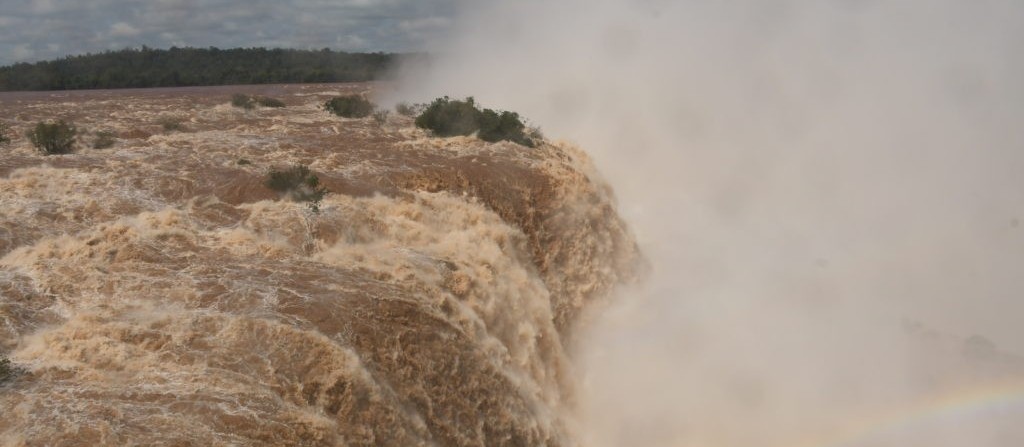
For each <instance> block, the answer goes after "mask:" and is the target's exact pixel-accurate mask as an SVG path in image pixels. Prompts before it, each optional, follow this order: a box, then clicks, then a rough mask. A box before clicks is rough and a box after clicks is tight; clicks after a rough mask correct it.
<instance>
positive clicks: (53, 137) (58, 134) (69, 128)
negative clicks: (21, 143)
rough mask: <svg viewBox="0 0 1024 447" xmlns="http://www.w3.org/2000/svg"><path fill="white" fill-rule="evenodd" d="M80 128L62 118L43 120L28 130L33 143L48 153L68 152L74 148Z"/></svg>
mask: <svg viewBox="0 0 1024 447" xmlns="http://www.w3.org/2000/svg"><path fill="white" fill-rule="evenodd" d="M77 133H78V129H76V128H75V126H74V125H73V124H69V123H66V122H64V120H60V121H57V122H53V123H46V122H41V123H37V124H36V127H34V128H33V129H32V130H30V131H28V133H27V136H28V139H29V141H31V142H32V145H33V146H35V147H36V149H39V150H40V151H42V152H43V153H44V154H46V155H54V154H67V153H70V152H71V151H72V150H73V149H74V145H75V135H76V134H77Z"/></svg>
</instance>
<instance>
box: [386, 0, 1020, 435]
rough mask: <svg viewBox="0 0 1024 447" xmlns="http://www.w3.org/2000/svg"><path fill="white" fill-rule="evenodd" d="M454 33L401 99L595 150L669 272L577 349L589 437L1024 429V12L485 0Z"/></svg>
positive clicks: (633, 294)
mask: <svg viewBox="0 0 1024 447" xmlns="http://www.w3.org/2000/svg"><path fill="white" fill-rule="evenodd" d="M459 23H460V26H459V27H458V28H457V29H456V31H455V32H454V33H453V36H451V39H450V40H448V41H445V42H443V43H441V46H440V48H443V52H442V53H441V54H440V55H439V56H438V57H437V58H436V59H435V60H434V62H433V63H432V64H431V67H430V68H429V69H428V70H411V71H410V72H409V73H407V76H406V79H405V82H404V84H403V86H402V87H401V88H402V89H403V91H401V92H399V96H401V97H402V98H403V99H413V100H421V101H422V100H428V99H430V98H432V97H435V96H439V95H444V94H447V95H452V96H462V95H474V96H476V97H477V98H478V99H479V100H480V101H481V102H482V103H484V104H486V105H488V106H495V107H502V108H507V109H510V110H515V111H518V112H520V113H522V114H524V115H525V116H527V117H529V118H531V119H532V120H533V121H534V122H536V123H538V124H541V125H543V126H544V129H545V131H546V133H547V134H548V136H549V137H564V138H568V139H571V140H574V141H576V142H579V143H580V144H581V145H582V146H583V147H584V148H586V150H587V151H588V152H590V153H591V154H592V155H593V156H594V158H595V159H596V161H597V163H598V165H599V167H600V169H601V171H602V173H603V174H604V175H605V176H606V177H608V178H609V179H610V181H611V183H612V184H613V186H614V187H615V189H616V194H617V195H618V198H619V206H620V211H621V212H622V213H623V214H624V215H625V216H626V218H627V220H628V221H630V222H631V224H632V225H633V229H634V231H635V232H636V234H637V236H638V238H639V240H640V242H641V245H642V247H643V248H644V250H645V252H646V254H647V256H648V257H649V258H650V260H651V263H652V266H653V272H652V274H651V277H650V278H649V280H648V281H647V283H646V284H645V285H644V286H643V287H641V288H639V289H637V290H628V291H624V292H623V293H622V294H621V296H620V297H619V298H618V302H617V303H616V304H614V305H613V306H612V308H610V309H607V310H606V312H605V313H604V315H603V316H602V317H601V318H599V319H598V321H595V322H594V323H593V325H592V326H591V328H590V329H589V331H588V332H587V334H586V335H585V336H584V337H583V338H582V339H583V342H582V346H581V347H580V348H579V352H578V354H577V358H578V360H579V369H580V375H581V379H582V384H583V387H582V392H581V394H582V395H581V409H580V416H579V418H580V420H581V422H580V425H581V428H580V430H581V432H582V433H583V437H584V442H585V443H587V444H588V445H597V446H604V445H609V446H610V445H673V446H753V445H759V446H793V445H808V446H823V447H824V446H828V445H848V446H867V445H926V443H928V444H927V445H948V446H959V445H992V446H1002V445H1020V444H1021V443H1022V442H1024V433H1022V432H1021V429H1019V428H1014V427H1012V425H1013V424H1010V423H1008V421H1009V422H1012V421H1014V420H1020V418H1021V417H1022V416H1024V406H1022V405H1021V402H1020V399H1019V398H1018V399H1013V398H1008V397H1007V396H1012V395H1013V394H1014V393H1015V392H1018V391H1019V390H1021V388H1020V387H1015V386H1014V385H1013V383H1019V382H1014V380H1018V381H1019V379H1020V377H1021V375H1022V369H1024V368H1022V367H1021V363H1022V362H1021V361H1020V358H1019V357H1017V356H1016V355H1014V354H1012V353H1024V333H1022V330H1021V326H1020V324H1019V321H1018V320H1019V319H1020V316H1021V315H1024V300H1021V299H1020V294H1021V292H1022V291H1024V229H1022V228H1020V219H1022V218H1024V181H1022V180H1021V172H1024V152H1021V150H1020V149H1021V148H1022V147H1024V133H1022V132H1021V131H1020V123H1021V122H1022V118H1024V57H1022V56H1021V55H1022V54H1024V4H1021V3H1020V2H1015V1H1011V0H987V1H980V2H961V1H955V0H935V1H922V0H896V1H838V0H836V1H800V0H785V1H773V2H759V1H753V0H750V1H734V2H706V1H696V0H686V1H684V0H678V1H659V0H647V1H622V0H589V1H584V0H564V1H559V2H544V1H539V0H526V1H517V2H495V1H490V2H478V3H474V4H467V5H466V7H465V8H464V10H463V16H462V17H461V20H460V21H459ZM974 334H978V335H979V336H977V337H973V338H969V337H970V336H972V335H974ZM979 346H980V348H979V349H981V351H983V352H981V353H978V352H976V351H977V349H975V348H978V347H979ZM979 390H988V391H979ZM985 393H989V394H985ZM988 395H991V396H990V397H984V396H988ZM965 396H974V397H973V398H968V397H965ZM979 396H982V397H979ZM994 396H1002V400H1000V399H996V398H995V397H994ZM958 399H959V400H958ZM972 399H973V400H972ZM997 400H998V401H1000V402H1002V405H998V408H996V409H993V408H991V407H993V406H994V405H989V403H991V402H992V401H997ZM960 401H963V402H960ZM972 405H973V406H972ZM968 408H973V410H971V411H967V409H968ZM943 409H945V410H943ZM946 410H948V411H946Z"/></svg>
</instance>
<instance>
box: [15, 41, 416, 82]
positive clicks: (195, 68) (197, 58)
mask: <svg viewBox="0 0 1024 447" xmlns="http://www.w3.org/2000/svg"><path fill="white" fill-rule="evenodd" d="M401 57H404V55H401V54H391V53H348V52H344V51H333V50H330V49H327V48H324V49H322V50H289V49H280V48H277V49H266V48H236V49H225V50H222V49H218V48H215V47H210V48H177V47H172V48H170V49H167V50H162V49H152V48H148V47H145V46H144V47H142V48H141V49H130V48H129V49H124V50H119V51H106V52H103V53H99V54H85V55H79V56H68V57H65V58H63V59H58V60H53V61H43V62H35V63H18V64H14V65H9V66H5V67H0V91H24V90H78V89H114V88H148V87H186V86H199V85H234V84H285V83H318V82H359V81H369V80H374V79H380V78H382V77H384V76H386V74H387V73H388V72H389V69H390V68H391V67H392V66H394V64H395V63H396V62H397V61H398V60H399V59H400V58H401Z"/></svg>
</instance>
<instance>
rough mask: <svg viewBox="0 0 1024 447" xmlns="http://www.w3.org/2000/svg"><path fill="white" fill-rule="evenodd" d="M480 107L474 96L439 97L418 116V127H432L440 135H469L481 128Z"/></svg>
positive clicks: (435, 133)
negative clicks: (462, 99)
mask: <svg viewBox="0 0 1024 447" xmlns="http://www.w3.org/2000/svg"><path fill="white" fill-rule="evenodd" d="M479 115H480V109H477V107H476V103H475V102H474V101H473V98H466V100H465V101H459V100H452V99H449V98H448V97H447V96H445V97H443V98H437V99H435V100H434V102H432V103H430V105H428V106H427V108H426V109H425V110H424V111H423V113H421V114H420V116H418V117H416V127H420V128H423V129H430V130H431V131H433V132H434V135H437V136H439V137H452V136H456V135H469V134H471V133H473V132H476V131H477V130H479V129H480V122H479Z"/></svg>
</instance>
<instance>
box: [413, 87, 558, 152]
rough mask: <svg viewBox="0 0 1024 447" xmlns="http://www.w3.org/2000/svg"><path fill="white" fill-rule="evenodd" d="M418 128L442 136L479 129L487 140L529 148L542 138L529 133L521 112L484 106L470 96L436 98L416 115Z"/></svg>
mask: <svg viewBox="0 0 1024 447" xmlns="http://www.w3.org/2000/svg"><path fill="white" fill-rule="evenodd" d="M416 127H420V128H423V129H429V130H431V131H432V132H434V135H437V136H440V137H451V136H456V135H470V134H472V133H473V132H477V137H479V138H480V139H481V140H484V141H487V142H492V143H493V142H497V141H512V142H514V143H518V144H521V145H523V146H526V147H534V146H536V144H537V141H538V140H539V139H535V138H533V135H531V134H527V133H526V125H525V124H523V122H522V120H521V119H520V118H519V114H518V113H515V112H505V111H497V110H492V109H481V108H479V107H478V106H477V105H476V102H475V101H474V100H473V98H471V97H470V98H466V99H465V100H463V101H459V100H455V99H450V98H448V97H447V96H445V97H443V98H438V99H435V100H434V102H432V103H430V104H429V105H428V106H426V108H425V109H424V110H423V113H421V114H420V115H419V116H418V117H416Z"/></svg>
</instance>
